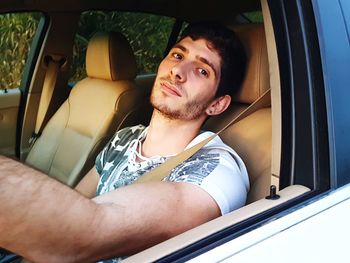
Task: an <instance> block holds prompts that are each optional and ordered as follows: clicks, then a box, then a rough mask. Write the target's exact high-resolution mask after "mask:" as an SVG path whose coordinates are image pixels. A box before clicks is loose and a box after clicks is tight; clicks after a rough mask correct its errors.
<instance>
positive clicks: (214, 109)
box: [205, 95, 231, 116]
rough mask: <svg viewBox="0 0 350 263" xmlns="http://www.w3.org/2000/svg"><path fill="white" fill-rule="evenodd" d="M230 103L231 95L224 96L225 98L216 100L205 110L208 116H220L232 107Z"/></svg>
mask: <svg viewBox="0 0 350 263" xmlns="http://www.w3.org/2000/svg"><path fill="white" fill-rule="evenodd" d="M230 103H231V96H230V95H224V96H221V97H218V98H216V99H214V101H213V102H212V103H210V104H209V106H208V107H207V109H206V110H205V113H206V114H207V115H208V116H213V115H219V114H220V113H222V112H224V111H225V110H226V109H227V108H228V106H230Z"/></svg>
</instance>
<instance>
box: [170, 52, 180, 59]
mask: <svg viewBox="0 0 350 263" xmlns="http://www.w3.org/2000/svg"><path fill="white" fill-rule="evenodd" d="M172 56H173V57H174V58H176V59H182V56H181V54H179V53H175V52H174V53H172Z"/></svg>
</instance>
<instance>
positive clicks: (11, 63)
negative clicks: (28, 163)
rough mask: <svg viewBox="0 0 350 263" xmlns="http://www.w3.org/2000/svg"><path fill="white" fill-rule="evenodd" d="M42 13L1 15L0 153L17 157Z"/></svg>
mask: <svg viewBox="0 0 350 263" xmlns="http://www.w3.org/2000/svg"><path fill="white" fill-rule="evenodd" d="M41 16H42V15H41V14H40V13H35V12H31V13H5V14H1V15H0V28H1V31H0V34H1V35H0V56H1V58H2V61H1V63H0V154H5V155H10V156H14V155H15V152H16V141H17V122H18V114H19V112H20V111H19V109H20V106H21V105H20V104H21V103H20V102H21V94H22V93H23V92H22V91H23V88H24V86H25V84H26V82H27V80H26V79H28V75H29V72H30V67H31V62H32V59H33V55H30V53H32V54H33V53H34V50H33V49H32V50H31V46H32V44H33V40H34V39H35V35H36V32H37V30H38V28H39V21H40V19H41Z"/></svg>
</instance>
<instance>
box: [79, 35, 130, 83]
mask: <svg viewBox="0 0 350 263" xmlns="http://www.w3.org/2000/svg"><path fill="white" fill-rule="evenodd" d="M86 73H87V75H88V76H89V77H91V78H99V79H106V80H112V81H115V80H132V79H134V78H135V77H136V60H135V57H134V53H133V51H132V48H131V46H130V44H129V42H128V40H127V39H126V38H125V36H124V35H122V34H121V33H118V32H109V33H96V34H95V35H94V36H93V37H92V38H91V40H90V41H89V44H88V47H87V51H86Z"/></svg>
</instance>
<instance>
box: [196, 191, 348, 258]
mask: <svg viewBox="0 0 350 263" xmlns="http://www.w3.org/2000/svg"><path fill="white" fill-rule="evenodd" d="M349 222H350V185H346V186H344V187H342V188H340V189H337V190H335V191H333V192H329V194H327V193H326V194H324V195H322V196H321V197H317V199H316V200H315V201H313V202H312V203H311V204H308V205H306V206H304V207H302V208H300V209H298V210H296V211H294V212H292V213H289V214H287V215H285V216H282V217H280V218H278V219H276V220H274V221H270V222H268V223H267V224H265V225H264V226H262V227H259V228H257V229H255V230H253V231H251V232H249V233H247V234H245V235H242V236H240V237H238V238H236V239H233V240H231V241H229V242H227V243H225V244H223V245H221V246H219V247H217V248H215V249H212V250H210V251H208V252H207V253H204V254H202V255H200V256H198V257H196V258H194V259H192V260H190V261H189V262H201V263H203V262H272V261H274V260H280V259H282V261H283V262H285V263H287V262H293V263H294V262H318V263H319V262H349V260H350V249H349V241H348V240H349V237H350V228H349Z"/></svg>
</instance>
